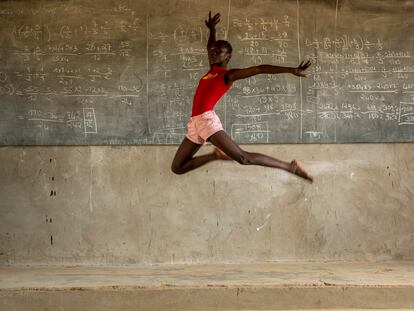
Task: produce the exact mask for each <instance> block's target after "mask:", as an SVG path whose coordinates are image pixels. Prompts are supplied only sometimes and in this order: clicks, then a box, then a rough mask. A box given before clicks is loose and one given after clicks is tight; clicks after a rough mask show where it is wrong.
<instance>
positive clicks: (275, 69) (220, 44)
mask: <svg viewBox="0 0 414 311" xmlns="http://www.w3.org/2000/svg"><path fill="white" fill-rule="evenodd" d="M219 21H220V14H219V13H217V14H216V15H215V16H214V17H213V18H211V12H209V16H208V21H207V20H206V21H205V23H206V26H207V27H208V28H209V30H210V35H209V39H208V43H207V51H208V60H209V63H210V71H209V72H208V73H207V74H205V75H204V76H203V77H202V78H201V80H200V82H199V85H198V87H197V90H196V92H195V95H194V101H193V109H192V114H191V118H190V121H189V122H188V132H187V135H186V137H185V138H184V140H183V142H182V143H181V145H180V147H179V148H178V150H177V153H176V155H175V157H174V160H173V163H172V165H171V169H172V171H173V172H174V173H176V174H184V173H187V172H188V171H191V170H193V169H196V168H197V167H200V166H202V165H204V164H206V163H208V162H211V161H214V160H235V161H237V162H238V163H240V164H244V165H260V166H268V167H274V168H279V169H283V170H285V171H287V172H290V173H293V174H295V175H297V176H299V177H302V178H304V179H306V180H308V181H309V182H312V181H313V178H312V177H311V176H310V175H309V174H308V173H307V172H306V171H305V170H304V169H303V168H302V167H301V165H300V164H299V163H298V162H297V161H296V160H293V161H291V162H284V161H281V160H278V159H275V158H272V157H270V156H267V155H264V154H260V153H252V152H247V151H244V150H243V149H241V148H240V147H239V146H238V145H237V144H236V143H235V142H234V141H233V140H232V138H231V137H230V136H229V135H228V134H227V133H226V132H225V131H224V129H223V126H222V124H221V122H220V119H219V118H218V117H217V115H216V113H215V112H214V110H213V108H214V106H215V105H216V103H217V102H218V100H219V99H220V98H221V97H222V96H223V95H224V94H225V93H226V92H227V91H228V90H229V89H230V87H231V85H232V83H233V82H234V81H237V80H240V79H245V78H248V77H251V76H254V75H257V74H261V73H267V74H269V73H270V74H277V73H291V74H294V75H296V76H299V77H306V75H305V73H304V72H305V70H306V69H307V68H308V67H309V66H310V65H311V64H312V62H311V61H310V60H308V61H307V62H302V63H301V64H300V65H299V67H297V68H291V67H280V66H272V65H260V66H254V67H249V68H244V69H230V70H228V69H227V64H228V62H229V61H230V58H231V53H232V47H231V45H230V43H228V42H227V41H223V40H218V41H216V24H218V23H219ZM207 141H210V142H211V143H212V144H213V145H214V146H215V147H216V148H215V149H214V151H213V152H212V153H209V154H206V155H202V156H197V157H194V155H195V154H196V152H197V151H198V150H199V149H200V147H201V146H202V145H204V144H205V143H206V142H207Z"/></svg>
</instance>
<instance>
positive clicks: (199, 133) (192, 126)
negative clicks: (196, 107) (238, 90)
mask: <svg viewBox="0 0 414 311" xmlns="http://www.w3.org/2000/svg"><path fill="white" fill-rule="evenodd" d="M187 128H188V131H187V135H185V136H186V137H187V138H188V139H189V140H191V141H192V142H193V143H195V144H199V145H204V144H205V143H206V141H207V139H208V138H210V136H211V135H213V134H215V133H217V132H219V131H223V130H224V129H223V125H221V122H220V119H219V117H218V116H217V115H216V113H215V112H214V110H210V111H206V112H204V113H202V114H200V115H198V116H195V117H191V118H190V121H189V122H188V124H187Z"/></svg>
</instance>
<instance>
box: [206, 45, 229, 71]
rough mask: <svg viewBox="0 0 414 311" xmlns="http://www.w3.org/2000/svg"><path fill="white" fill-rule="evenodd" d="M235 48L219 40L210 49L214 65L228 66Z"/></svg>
mask: <svg viewBox="0 0 414 311" xmlns="http://www.w3.org/2000/svg"><path fill="white" fill-rule="evenodd" d="M232 51H233V48H232V46H231V44H230V43H229V42H227V41H224V40H217V41H216V42H214V44H213V45H212V46H211V47H210V48H209V55H210V57H211V60H210V62H211V64H212V65H219V66H225V65H227V64H228V62H229V61H230V58H231V52H232Z"/></svg>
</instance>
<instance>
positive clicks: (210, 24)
mask: <svg viewBox="0 0 414 311" xmlns="http://www.w3.org/2000/svg"><path fill="white" fill-rule="evenodd" d="M205 22H206V26H207V27H208V28H209V29H211V28H214V27H215V26H216V25H217V24H218V23H219V22H220V13H217V14H216V15H214V17H213V18H211V11H209V12H208V21H207V20H206V21H205Z"/></svg>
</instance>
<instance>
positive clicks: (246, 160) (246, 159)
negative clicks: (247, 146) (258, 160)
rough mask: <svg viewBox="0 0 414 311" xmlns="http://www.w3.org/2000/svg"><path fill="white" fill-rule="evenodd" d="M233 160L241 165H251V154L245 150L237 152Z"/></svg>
mask: <svg viewBox="0 0 414 311" xmlns="http://www.w3.org/2000/svg"><path fill="white" fill-rule="evenodd" d="M235 160H236V161H237V162H238V163H239V164H241V165H251V164H252V159H251V156H250V154H249V153H248V152H246V151H243V152H241V153H240V154H238V155H237V157H236V159H235Z"/></svg>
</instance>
